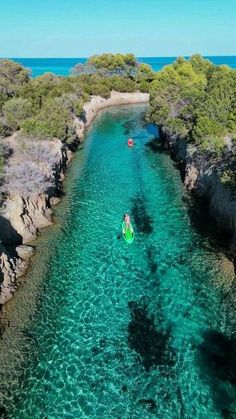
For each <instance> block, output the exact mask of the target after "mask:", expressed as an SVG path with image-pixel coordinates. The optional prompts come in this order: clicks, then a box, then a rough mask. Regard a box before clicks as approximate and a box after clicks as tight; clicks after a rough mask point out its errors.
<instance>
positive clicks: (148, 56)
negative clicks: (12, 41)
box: [0, 52, 236, 60]
mask: <svg viewBox="0 0 236 419" xmlns="http://www.w3.org/2000/svg"><path fill="white" fill-rule="evenodd" d="M195 54H200V53H198V52H196V53H193V54H190V55H183V54H178V55H142V56H141V55H139V56H138V55H135V57H136V58H176V57H191V56H192V55H195ZM93 55H101V54H93ZM93 55H90V56H88V57H79V56H78V57H23V56H21V57H9V56H8V57H7V56H4V57H0V59H15V58H16V59H21V58H22V59H27V60H31V59H43V60H47V59H51V60H52V59H55V60H57V59H77V58H80V59H81V58H82V59H88V58H90V57H92V56H93ZM200 55H202V57H236V53H235V55H234V54H229V55H222V54H218V55H208V54H200Z"/></svg>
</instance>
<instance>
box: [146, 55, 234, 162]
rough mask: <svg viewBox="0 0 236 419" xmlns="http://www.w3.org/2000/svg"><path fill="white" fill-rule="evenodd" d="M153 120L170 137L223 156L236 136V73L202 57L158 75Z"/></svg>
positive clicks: (182, 61)
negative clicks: (175, 137) (227, 145)
mask: <svg viewBox="0 0 236 419" xmlns="http://www.w3.org/2000/svg"><path fill="white" fill-rule="evenodd" d="M150 104H151V108H150V118H151V119H152V121H154V122H155V123H157V124H158V125H160V126H161V127H162V129H163V131H164V132H166V133H167V134H168V135H170V136H178V137H181V138H184V139H186V140H187V141H189V142H192V143H194V144H195V145H197V146H198V149H199V150H202V151H204V152H210V153H213V154H216V155H219V154H220V153H221V152H222V151H223V150H224V148H225V145H226V143H227V142H228V143H229V140H230V142H232V141H233V140H234V138H235V137H236V71H235V70H233V69H231V68H229V67H227V66H223V65H221V66H214V65H213V64H212V63H211V62H210V61H208V60H205V59H203V58H202V57H201V56H200V55H194V56H192V57H191V58H190V59H189V60H186V59H184V58H182V57H180V58H178V59H177V60H176V62H175V63H174V64H172V65H168V66H166V67H164V68H163V69H162V70H161V71H160V72H159V73H156V77H155V80H154V81H153V82H152V87H151V100H150Z"/></svg>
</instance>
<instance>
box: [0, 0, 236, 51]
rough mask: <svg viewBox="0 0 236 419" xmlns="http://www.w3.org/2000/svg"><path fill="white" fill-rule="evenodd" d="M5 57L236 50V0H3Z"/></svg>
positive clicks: (0, 32) (1, 46) (0, 29)
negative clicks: (109, 52)
mask: <svg viewBox="0 0 236 419" xmlns="http://www.w3.org/2000/svg"><path fill="white" fill-rule="evenodd" d="M0 41H1V42H0V56H1V57H87V56H90V55H92V54H95V53H97V54H99V53H102V52H108V51H111V52H118V51H119V52H133V53H134V54H136V55H137V56H176V55H190V54H192V53H195V52H199V53H201V54H203V55H236V0H142V1H141V0H0Z"/></svg>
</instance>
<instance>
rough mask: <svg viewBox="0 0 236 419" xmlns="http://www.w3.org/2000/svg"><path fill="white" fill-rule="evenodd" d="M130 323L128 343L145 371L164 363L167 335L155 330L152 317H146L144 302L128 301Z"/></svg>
mask: <svg viewBox="0 0 236 419" xmlns="http://www.w3.org/2000/svg"><path fill="white" fill-rule="evenodd" d="M128 306H129V309H130V313H131V317H132V319H131V322H130V323H129V325H128V334H129V336H128V343H129V346H130V348H131V349H134V350H135V351H136V352H137V353H138V354H139V355H140V357H141V362H142V364H143V366H144V368H145V370H146V371H149V370H150V369H151V368H153V367H156V366H158V365H163V364H165V363H166V361H167V358H166V354H167V348H168V340H169V335H168V334H167V333H166V332H164V331H162V330H157V329H156V327H155V325H154V316H153V315H150V316H149V315H148V310H147V303H146V302H145V301H140V302H136V301H129V303H128Z"/></svg>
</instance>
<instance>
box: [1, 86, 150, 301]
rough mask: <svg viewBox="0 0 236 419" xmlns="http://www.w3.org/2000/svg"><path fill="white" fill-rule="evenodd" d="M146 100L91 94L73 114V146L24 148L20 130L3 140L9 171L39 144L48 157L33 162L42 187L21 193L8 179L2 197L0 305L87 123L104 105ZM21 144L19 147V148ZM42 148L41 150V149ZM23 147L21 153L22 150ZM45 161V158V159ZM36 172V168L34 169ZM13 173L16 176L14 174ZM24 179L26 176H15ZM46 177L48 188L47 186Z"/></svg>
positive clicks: (48, 213) (45, 222) (24, 263)
mask: <svg viewBox="0 0 236 419" xmlns="http://www.w3.org/2000/svg"><path fill="white" fill-rule="evenodd" d="M148 101H149V95H148V94H147V93H140V92H136V93H119V92H114V91H113V92H111V96H110V98H108V99H104V98H102V97H100V96H92V97H91V100H90V102H88V103H86V104H85V105H84V112H83V115H82V117H81V118H78V117H76V116H75V117H74V124H75V129H76V134H77V137H78V139H77V141H76V144H73V147H70V146H68V145H65V144H63V143H62V142H61V141H60V140H59V139H53V140H50V141H49V140H44V141H42V142H41V144H40V146H39V143H36V142H35V143H33V142H32V141H31V140H29V141H30V142H31V144H30V149H29V150H28V151H27V144H25V146H24V147H22V143H21V142H20V133H15V134H14V135H13V136H11V137H9V138H7V139H6V142H7V143H8V146H9V148H10V149H11V152H12V155H11V157H10V159H9V161H8V164H9V165H10V169H11V170H12V173H13V174H14V173H15V167H19V165H20V164H21V163H24V161H25V160H27V158H28V155H31V154H32V152H33V151H34V149H35V148H37V147H38V148H39V147H41V150H39V151H38V153H39V156H43V154H45V153H46V154H47V155H48V154H49V157H50V158H49V159H44V158H43V157H39V158H38V160H37V157H36V160H35V157H34V161H33V164H34V165H35V164H36V165H38V166H40V173H41V174H42V175H43V177H44V179H45V188H42V187H38V186H37V182H36V184H35V187H34V188H33V189H34V190H33V191H32V192H31V193H21V192H20V191H18V190H17V186H16V184H15V185H14V187H13V186H12V187H11V181H10V182H8V184H7V186H6V191H5V200H4V202H3V204H2V206H1V211H0V286H1V291H0V305H2V304H4V303H5V302H7V301H8V300H9V299H10V298H11V297H12V295H13V294H14V292H15V290H16V288H17V284H18V282H19V278H20V277H21V276H22V275H23V274H24V273H25V271H26V269H27V267H28V265H29V259H30V257H31V256H32V254H33V253H34V248H33V247H32V246H30V245H29V243H30V242H31V241H32V240H34V239H35V238H36V236H37V234H38V232H39V230H40V229H41V228H44V227H47V226H49V225H51V224H52V215H53V209H52V206H53V205H55V204H56V203H58V202H59V201H60V192H61V188H62V181H63V179H64V176H65V169H66V167H67V165H68V164H69V163H70V161H71V159H72V157H73V152H72V149H73V150H74V149H76V145H78V144H79V142H80V141H81V140H82V138H83V135H84V132H85V130H86V128H87V127H88V126H89V125H90V124H91V122H92V121H93V119H94V118H95V116H96V115H97V113H98V112H99V111H100V110H101V109H103V108H106V107H108V106H115V105H123V104H124V105H127V104H135V103H146V102H148ZM20 144H21V150H20V149H19V147H20ZM42 148H43V149H42ZM22 149H23V150H25V154H24V153H22ZM46 160H47V161H46ZM36 173H37V171H36ZM16 176H17V175H16ZM18 180H19V182H21V181H24V182H27V180H26V179H24V180H22V179H18ZM48 180H50V187H49V186H48V185H49V183H48Z"/></svg>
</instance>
